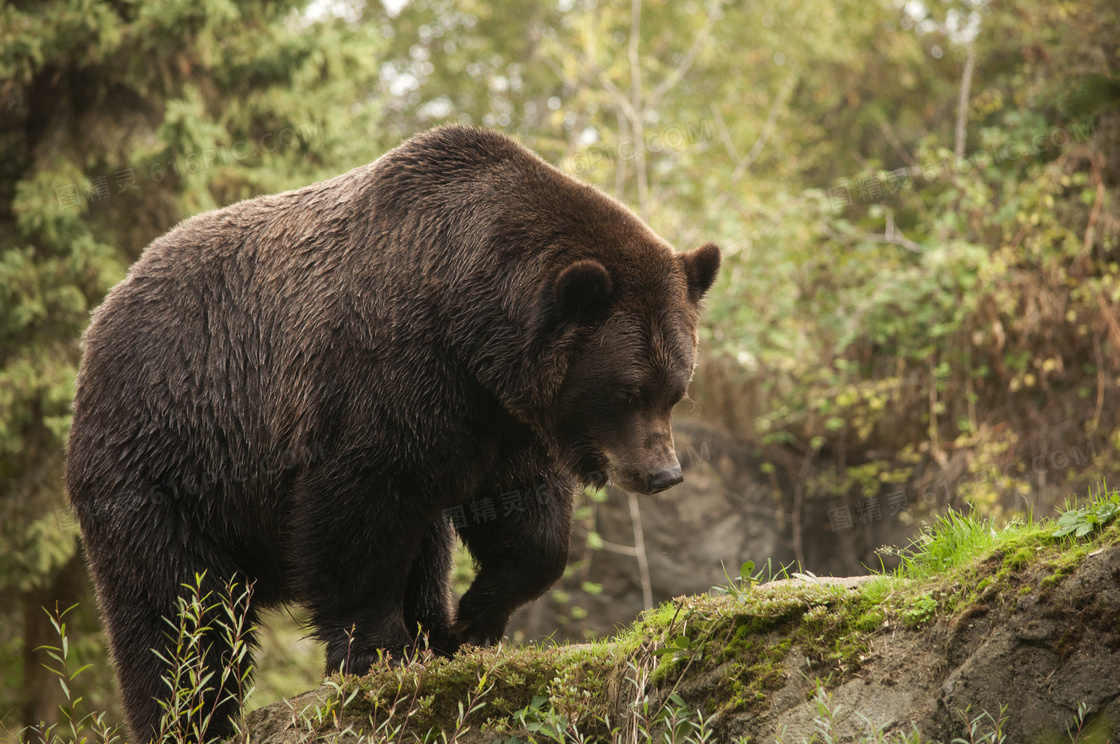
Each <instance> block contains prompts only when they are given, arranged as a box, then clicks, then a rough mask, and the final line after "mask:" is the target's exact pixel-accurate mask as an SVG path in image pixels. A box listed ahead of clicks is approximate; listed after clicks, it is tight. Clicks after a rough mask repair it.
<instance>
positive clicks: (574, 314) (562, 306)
mask: <svg viewBox="0 0 1120 744" xmlns="http://www.w3.org/2000/svg"><path fill="white" fill-rule="evenodd" d="M554 289H555V297H556V306H557V308H558V309H559V311H560V315H561V316H562V317H563V318H564V319H566V320H574V321H576V322H577V323H585V322H589V321H592V320H595V319H597V318H598V317H600V316H601V315H602V314H603V313H604V312H605V311H606V309H607V306H608V305H609V304H610V299H611V275H610V274H608V273H607V269H606V267H604V266H603V264H601V263H599V262H598V261H591V260H583V261H576V262H575V263H573V264H572V265H571V266H569V267H567V268H566V269H564V270H563V271H561V272H560V275H559V276H557V277H556V284H555V287H554Z"/></svg>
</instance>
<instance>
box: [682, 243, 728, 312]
mask: <svg viewBox="0 0 1120 744" xmlns="http://www.w3.org/2000/svg"><path fill="white" fill-rule="evenodd" d="M680 256H681V262H682V263H684V274H685V276H686V277H688V298H689V299H690V300H692V301H693V302H699V301H700V298H701V297H703V296H704V293H705V292H707V291H708V290H709V289H710V288H711V286H712V282H714V281H715V280H716V273H717V272H718V271H719V262H720V255H719V246H717V245H716V244H715V243H705V244H704V245H702V246H700V247H699V248H696V249H694V250H691V251H688V252H686V253H682V254H680Z"/></svg>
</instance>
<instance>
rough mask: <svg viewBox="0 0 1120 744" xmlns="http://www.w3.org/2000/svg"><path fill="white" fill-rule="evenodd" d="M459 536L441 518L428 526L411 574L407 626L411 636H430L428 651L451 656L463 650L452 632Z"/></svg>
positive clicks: (405, 609) (405, 616) (406, 589)
mask: <svg viewBox="0 0 1120 744" xmlns="http://www.w3.org/2000/svg"><path fill="white" fill-rule="evenodd" d="M454 540H455V536H454V534H453V533H452V531H451V525H449V524H448V523H447V520H446V519H444V518H442V517H440V518H438V519H436V520H435V521H433V522H432V523H431V524H429V525H428V527H427V529H426V530H425V532H424V537H423V539H422V540H421V542H420V552H419V553H418V554H417V556H416V558H415V559H414V560H413V561H412V566H411V567H410V568H409V571H408V585H407V587H406V588H405V594H404V622H405V626H406V627H407V628H408V630H409V631H410V632H416V631H417V630H418V629H419V632H421V633H426V634H427V637H428V648H430V649H432V650H433V651H435V652H436V653H438V654H442V655H445V656H450V655H451V654H453V653H455V651H456V649H457V648H458V647H459V644H458V642H457V641H456V640H455V637H454V635H453V634H452V632H451V597H450V587H449V582H450V577H451V556H452V546H453V544H454Z"/></svg>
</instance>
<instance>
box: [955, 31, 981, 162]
mask: <svg viewBox="0 0 1120 744" xmlns="http://www.w3.org/2000/svg"><path fill="white" fill-rule="evenodd" d="M975 66H976V46H975V45H974V44H973V43H972V42H969V43H968V57H967V58H966V59H965V61H964V74H963V75H962V76H961V94H960V98H958V99H957V139H956V143H955V144H954V146H953V154H955V155H956V156H957V160H960V159H961V158H962V157H963V156H964V146H965V125H966V124H967V123H968V98H969V94H970V91H971V89H972V69H973V68H974V67H975Z"/></svg>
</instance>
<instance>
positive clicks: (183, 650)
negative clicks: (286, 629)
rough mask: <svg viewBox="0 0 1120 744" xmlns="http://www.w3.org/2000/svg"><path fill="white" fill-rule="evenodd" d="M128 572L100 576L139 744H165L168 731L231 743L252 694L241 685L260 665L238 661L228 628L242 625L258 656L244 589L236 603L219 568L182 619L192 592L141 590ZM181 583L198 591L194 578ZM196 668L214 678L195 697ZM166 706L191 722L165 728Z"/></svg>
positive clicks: (120, 569)
mask: <svg viewBox="0 0 1120 744" xmlns="http://www.w3.org/2000/svg"><path fill="white" fill-rule="evenodd" d="M126 565H127V564H126V563H125V562H120V563H117V562H113V563H110V564H109V565H107V566H105V567H104V569H105V570H108V571H109V572H112V573H113V574H115V575H112V576H109V577H106V576H104V575H103V574H102V573H101V572H98V571H97V570H95V575H96V576H97V578H98V582H97V584H98V587H99V596H98V599H99V602H100V605H101V609H102V612H103V613H104V616H105V621H106V626H107V629H108V631H109V641H110V646H111V649H112V653H113V660H114V664H115V667H116V671H117V678H118V680H119V681H120V688H121V696H122V698H123V702H124V707H125V711H126V712H127V714H128V722H129V729H130V730H131V732H132V734H133V739H132V740H134V741H137V742H147V741H149V740H150V739H155V740H157V741H158V740H159V736H160V734H161V733H166V732H167V729H168V728H170V730H172V731H176V730H177V731H179V732H183V733H184V734H185V736H183V737H182V739H183V740H184V741H187V742H199V741H210V740H213V739H216V738H225V737H228V736H230V735H231V734H232V733H233V721H232V720H231V719H234V718H236V717H237V716H238V715H240V712H241V711H240V702H241V697H242V695H243V694H244V693H245V692H247V690H244V689H241V687H240V685H242V684H244V683H247V682H248V679H247V678H246V677H245V676H244V672H245V671H246V670H247V669H248V668H249V665H251V663H252V657H251V654H250V653H245V654H235V653H234V649H233V648H232V647H231V644H230V639H229V637H228V636H229V635H230V634H229V633H227V632H226V631H225V628H228V627H229V626H231V625H232V624H233V623H234V622H239V623H240V625H241V632H240V638H241V640H242V641H243V642H244V643H245V644H247V645H248V646H249V647H250V650H251V649H252V647H253V646H254V642H253V635H252V632H251V628H252V627H253V626H254V624H255V623H256V619H257V612H256V610H255V609H254V608H253V607H251V606H249V605H246V604H245V603H244V602H243V601H242V602H238V601H237V600H238V598H239V596H240V591H241V590H243V589H244V584H241V585H240V586H239V587H237V588H235V593H234V601H233V602H230V600H229V598H228V597H227V596H226V595H227V592H226V587H225V585H224V583H223V582H222V581H221V580H219V579H218V578H217V576H218V571H217V570H215V569H213V568H211V569H209V570H208V571H207V573H206V575H205V576H204V577H203V578H202V581H201V586H200V587H199V595H198V596H199V599H200V601H199V602H198V603H196V604H195V605H194V607H188V612H187V613H185V614H183V615H181V614H180V602H179V601H178V597H186V598H187V601H188V603H189V602H190V599H191V592H189V591H188V590H187V589H186V588H184V587H182V586H176V582H175V581H173V580H169V581H168V584H167V585H162V586H154V585H149V586H143V585H138V579H139V577H138V576H137V574H135V573H131V572H130V571H129V569H127V568H125V566H126ZM126 572H127V573H128V575H125V574H126ZM198 573H199V574H201V573H202V569H199V572H198ZM229 575H231V576H232V575H233V572H232V571H231V572H229ZM165 576H167V575H166V574H165ZM106 578H108V579H109V580H108V581H106V580H105V579H106ZM149 578H150V577H149ZM167 578H169V579H170V578H171V577H170V576H167ZM175 578H177V579H181V580H182V581H183V582H185V583H188V584H190V585H192V586H198V585H197V584H195V574H194V573H193V572H189V573H185V574H183V575H181V576H179V575H176V577H175ZM140 580H142V579H140ZM176 589H178V593H176ZM230 611H232V616H231V612H230ZM207 627H209V630H207V629H206V628H207ZM235 632H236V631H235ZM161 657H162V658H161ZM168 662H170V663H168ZM191 666H194V667H195V668H197V667H199V666H202V667H204V670H205V671H204V673H211V674H212V676H211V677H210V679H209V681H208V682H207V683H206V685H205V687H203V689H199V690H194V691H190V686H191V682H190V679H189V675H188V671H189V670H188V667H191ZM169 682H171V683H172V684H174V685H175V686H176V688H177V690H178V693H177V695H178V699H179V701H180V702H179V704H178V705H177V706H175V705H173V704H171V703H170V701H169V697H170V688H169V684H168V683H169ZM239 693H240V694H239ZM161 701H162V703H163V705H161ZM188 701H189V702H188ZM199 703H201V706H200V707H199V710H198V711H196V712H195V713H193V714H190V715H187V714H185V711H186V709H189V708H192V707H196V706H198V705H199ZM164 705H172V707H173V708H175V707H177V708H178V710H179V711H183V712H184V715H182V716H181V717H179V719H178V720H177V721H167V723H166V726H163V725H161V724H162V723H163V718H164V716H165V713H164V710H165V709H164V707H163V706H164ZM161 729H163V731H161ZM199 734H201V736H200V735H199ZM176 740H177V741H178V740H179V739H178V738H177V739H176Z"/></svg>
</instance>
